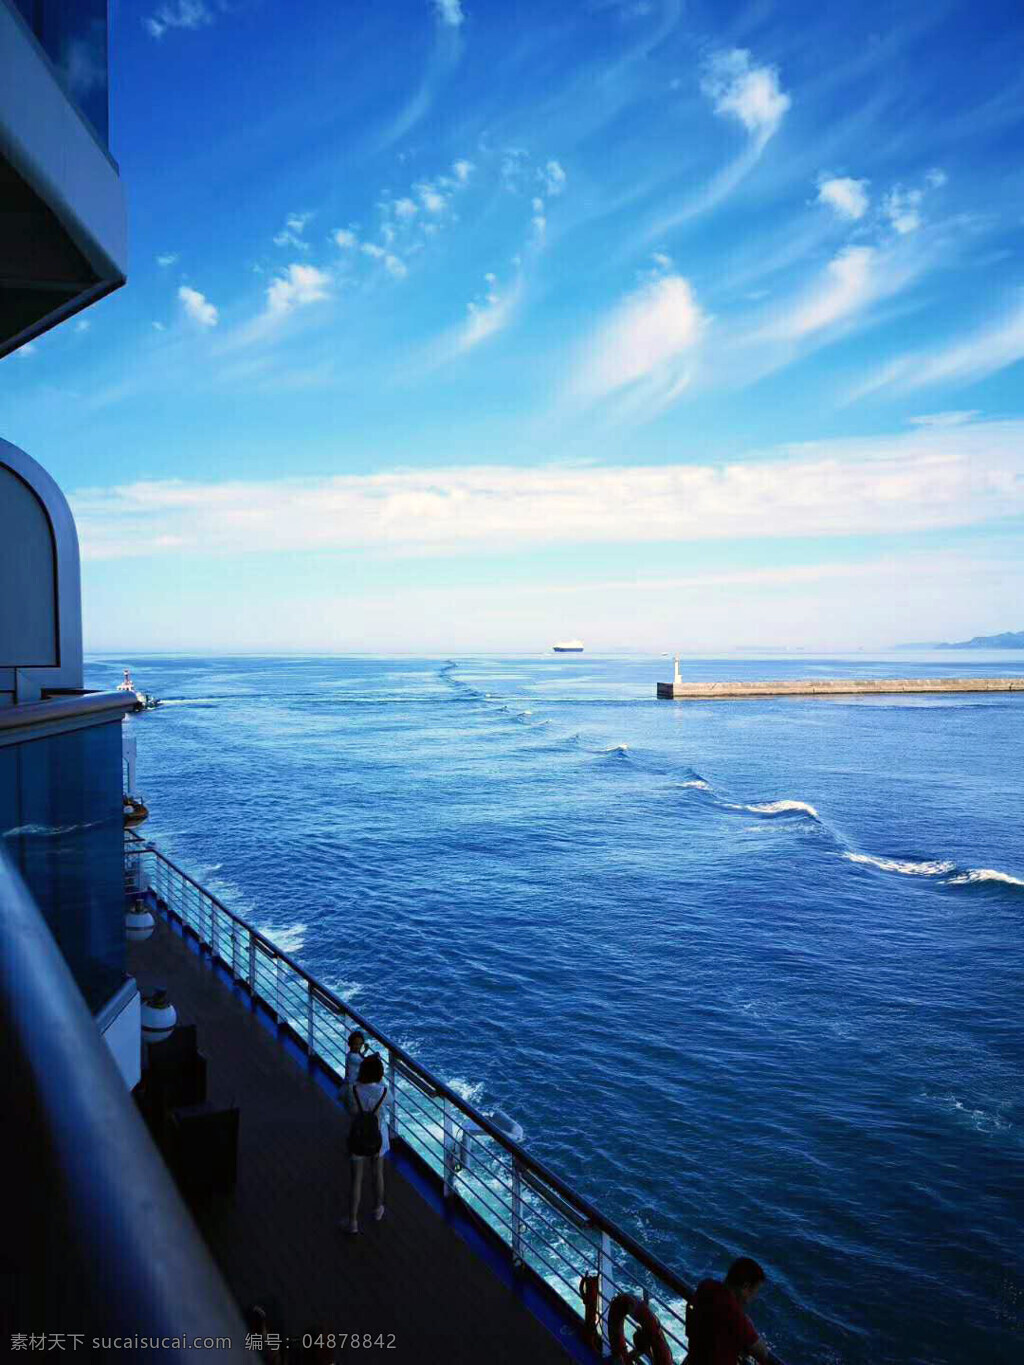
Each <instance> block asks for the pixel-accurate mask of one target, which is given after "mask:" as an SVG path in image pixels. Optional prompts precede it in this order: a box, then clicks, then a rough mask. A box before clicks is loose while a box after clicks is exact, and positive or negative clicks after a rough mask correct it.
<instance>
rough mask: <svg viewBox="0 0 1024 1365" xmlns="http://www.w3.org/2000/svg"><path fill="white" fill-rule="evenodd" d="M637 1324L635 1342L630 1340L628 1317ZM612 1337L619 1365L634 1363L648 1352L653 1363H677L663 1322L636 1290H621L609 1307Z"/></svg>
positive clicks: (614, 1356) (657, 1364)
mask: <svg viewBox="0 0 1024 1365" xmlns="http://www.w3.org/2000/svg"><path fill="white" fill-rule="evenodd" d="M627 1318H632V1319H633V1321H634V1322H635V1323H636V1324H637V1329H636V1331H635V1332H634V1333H633V1345H632V1346H630V1345H629V1344H628V1343H627V1341H626V1319H627ZM608 1340H609V1343H610V1345H611V1348H612V1359H613V1360H614V1361H616V1362H617V1365H633V1362H634V1361H637V1360H641V1359H643V1358H644V1357H645V1356H646V1358H647V1359H648V1360H649V1361H650V1362H651V1365H673V1361H672V1352H671V1351H670V1350H669V1346H668V1342H667V1341H666V1340H665V1333H664V1332H663V1331H662V1330H661V1323H660V1322H659V1321H658V1319H657V1318H656V1317H655V1316H654V1313H653V1312H652V1311H651V1309H650V1308H649V1307H648V1306H647V1304H646V1303H644V1301H643V1300H642V1299H638V1298H637V1297H636V1296H635V1295H633V1294H617V1295H616V1296H615V1298H614V1299H612V1302H611V1307H610V1308H609V1309H608Z"/></svg>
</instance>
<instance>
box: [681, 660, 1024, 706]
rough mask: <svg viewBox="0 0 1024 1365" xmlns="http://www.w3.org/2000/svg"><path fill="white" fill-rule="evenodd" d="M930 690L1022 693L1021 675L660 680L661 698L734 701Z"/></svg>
mask: <svg viewBox="0 0 1024 1365" xmlns="http://www.w3.org/2000/svg"><path fill="white" fill-rule="evenodd" d="M915 692H920V693H927V692H1020V693H1021V694H1024V677H1020V678H835V679H817V678H801V679H793V680H789V679H770V680H768V681H766V682H689V681H684V680H683V679H682V678H681V677H680V676H679V669H678V667H677V668H676V675H675V677H674V678H673V680H672V681H671V682H660V683H658V697H659V698H660V699H661V700H662V701H732V700H741V699H742V698H745V697H880V696H883V697H884V696H895V695H899V696H906V695H908V694H910V693H915Z"/></svg>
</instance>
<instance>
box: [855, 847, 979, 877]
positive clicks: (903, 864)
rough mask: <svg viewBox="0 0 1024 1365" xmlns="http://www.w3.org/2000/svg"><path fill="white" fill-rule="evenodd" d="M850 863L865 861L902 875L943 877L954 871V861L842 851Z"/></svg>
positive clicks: (882, 869) (885, 870)
mask: <svg viewBox="0 0 1024 1365" xmlns="http://www.w3.org/2000/svg"><path fill="white" fill-rule="evenodd" d="M843 857H844V858H846V859H848V860H849V861H850V862H851V863H867V864H868V865H869V866H871V867H877V868H878V870H879V871H880V872H899V873H901V874H902V875H903V876H904V877H944V876H946V875H947V873H950V872H955V871H956V863H950V862H943V861H942V860H940V859H935V860H932V861H930V862H919V863H916V862H911V861H909V860H908V859H905V858H875V857H872V855H871V854H870V853H844V854H843Z"/></svg>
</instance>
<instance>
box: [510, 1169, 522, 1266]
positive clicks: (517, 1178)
mask: <svg viewBox="0 0 1024 1365" xmlns="http://www.w3.org/2000/svg"><path fill="white" fill-rule="evenodd" d="M512 1264H513V1265H514V1266H515V1267H516V1269H517V1270H518V1268H519V1267H520V1266H521V1265H522V1264H523V1182H522V1176H521V1175H520V1171H519V1158H518V1157H517V1156H516V1155H515V1154H513V1156H512Z"/></svg>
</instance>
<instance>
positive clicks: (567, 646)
mask: <svg viewBox="0 0 1024 1365" xmlns="http://www.w3.org/2000/svg"><path fill="white" fill-rule="evenodd" d="M551 648H552V649H553V650H554V652H555V653H556V654H582V653H583V641H582V640H559V642H558V644H556V645H552V646H551Z"/></svg>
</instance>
